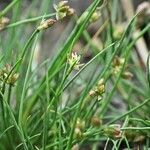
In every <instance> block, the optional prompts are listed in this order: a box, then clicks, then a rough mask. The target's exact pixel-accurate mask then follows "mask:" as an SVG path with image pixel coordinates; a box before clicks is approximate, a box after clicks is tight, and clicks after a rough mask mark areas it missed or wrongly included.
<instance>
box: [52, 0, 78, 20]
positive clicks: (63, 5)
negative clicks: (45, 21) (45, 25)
mask: <svg viewBox="0 0 150 150" xmlns="http://www.w3.org/2000/svg"><path fill="white" fill-rule="evenodd" d="M54 9H55V10H56V19H57V20H60V19H63V18H64V17H67V16H71V15H73V14H74V13H75V10H74V9H73V8H71V7H70V6H69V5H68V1H61V2H59V3H58V4H57V5H56V4H54Z"/></svg>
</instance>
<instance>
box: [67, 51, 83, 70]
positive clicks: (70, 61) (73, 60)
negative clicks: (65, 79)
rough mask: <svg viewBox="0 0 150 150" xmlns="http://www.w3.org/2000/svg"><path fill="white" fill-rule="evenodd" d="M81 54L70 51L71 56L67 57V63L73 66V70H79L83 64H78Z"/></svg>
mask: <svg viewBox="0 0 150 150" xmlns="http://www.w3.org/2000/svg"><path fill="white" fill-rule="evenodd" d="M80 59H81V56H80V55H77V53H72V54H71V57H68V64H69V65H70V67H73V68H74V69H75V70H79V68H80V67H82V66H83V65H84V64H80Z"/></svg>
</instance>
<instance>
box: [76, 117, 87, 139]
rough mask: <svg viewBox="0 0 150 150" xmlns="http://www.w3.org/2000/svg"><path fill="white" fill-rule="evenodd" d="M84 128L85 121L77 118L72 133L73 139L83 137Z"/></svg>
mask: <svg viewBox="0 0 150 150" xmlns="http://www.w3.org/2000/svg"><path fill="white" fill-rule="evenodd" d="M84 127H85V121H83V120H81V119H80V118H78V119H77V122H76V127H75V131H74V135H75V138H81V137H82V136H83V133H82V130H83V129H84Z"/></svg>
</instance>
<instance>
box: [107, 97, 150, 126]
mask: <svg viewBox="0 0 150 150" xmlns="http://www.w3.org/2000/svg"><path fill="white" fill-rule="evenodd" d="M149 101H150V98H148V99H146V100H145V101H144V102H143V103H141V104H140V105H139V106H136V107H134V108H133V109H131V110H129V111H128V112H126V113H124V114H123V115H121V116H119V117H117V118H115V119H114V120H112V121H110V122H109V123H108V124H112V123H115V122H116V121H117V120H120V119H122V118H124V117H125V116H127V115H129V114H131V113H132V112H134V111H135V110H137V109H139V108H141V107H142V106H144V105H145V104H147V103H148V102H149Z"/></svg>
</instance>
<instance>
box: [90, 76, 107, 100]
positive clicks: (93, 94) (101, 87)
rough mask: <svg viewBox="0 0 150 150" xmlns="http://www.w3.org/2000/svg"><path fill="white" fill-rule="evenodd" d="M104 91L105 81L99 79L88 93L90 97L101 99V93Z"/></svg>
mask: <svg viewBox="0 0 150 150" xmlns="http://www.w3.org/2000/svg"><path fill="white" fill-rule="evenodd" d="M104 93H105V82H104V79H103V78H102V79H100V80H99V81H98V83H97V85H96V86H95V87H94V88H93V89H92V90H90V92H89V95H90V96H91V97H97V98H98V100H101V99H102V96H103V94H104Z"/></svg>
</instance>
